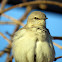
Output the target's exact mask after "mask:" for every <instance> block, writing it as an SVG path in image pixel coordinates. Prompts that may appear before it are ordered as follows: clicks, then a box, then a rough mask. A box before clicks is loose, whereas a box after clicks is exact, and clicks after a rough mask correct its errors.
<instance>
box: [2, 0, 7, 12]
mask: <svg viewBox="0 0 62 62" xmlns="http://www.w3.org/2000/svg"><path fill="white" fill-rule="evenodd" d="M6 3H7V0H2V2H1V11H2V10H3V9H4V7H5V5H6Z"/></svg>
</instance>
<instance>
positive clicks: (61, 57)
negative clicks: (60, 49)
mask: <svg viewBox="0 0 62 62" xmlns="http://www.w3.org/2000/svg"><path fill="white" fill-rule="evenodd" d="M60 58H62V56H60V57H56V58H55V59H54V61H56V60H57V59H60Z"/></svg>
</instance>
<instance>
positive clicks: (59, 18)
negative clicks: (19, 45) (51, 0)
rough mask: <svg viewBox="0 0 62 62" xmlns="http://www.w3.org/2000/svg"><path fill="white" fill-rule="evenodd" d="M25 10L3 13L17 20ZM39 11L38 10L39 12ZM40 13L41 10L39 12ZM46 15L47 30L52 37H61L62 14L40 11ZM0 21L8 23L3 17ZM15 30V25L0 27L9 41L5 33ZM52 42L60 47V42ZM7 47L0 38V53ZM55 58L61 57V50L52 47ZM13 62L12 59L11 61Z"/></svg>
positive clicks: (1, 61)
mask: <svg viewBox="0 0 62 62" xmlns="http://www.w3.org/2000/svg"><path fill="white" fill-rule="evenodd" d="M10 6H11V5H6V6H5V8H8V7H10ZM25 11H26V8H15V9H12V10H10V11H7V12H5V14H7V15H9V16H11V17H14V18H15V19H19V18H20V17H22V15H23V14H24V13H25ZM32 11H38V10H32ZM39 11H40V10H39ZM41 11H42V10H41ZM42 12H44V13H45V14H46V16H47V17H48V20H46V26H47V28H48V29H49V31H50V33H51V35H52V36H62V14H59V13H55V12H47V11H42ZM1 21H10V20H9V19H7V18H5V17H1ZM26 22H27V19H26V20H25V21H24V24H26ZM14 29H15V25H9V24H8V25H0V32H2V33H3V34H5V36H6V37H8V38H9V39H10V37H9V36H8V35H7V34H6V33H5V32H9V33H12V32H13V30H14ZM53 42H55V43H57V44H59V45H61V46H62V40H53ZM7 45H8V42H7V41H6V40H5V39H4V38H2V37H1V36H0V51H1V50H3V49H4V48H5V47H6V46H7ZM54 48H55V52H56V57H58V56H62V50H61V49H59V48H58V47H56V46H54ZM6 56H7V55H6V54H4V55H3V56H2V57H0V62H5V59H6ZM13 62H14V59H13ZM56 62H62V58H61V59H58V60H57V61H56Z"/></svg>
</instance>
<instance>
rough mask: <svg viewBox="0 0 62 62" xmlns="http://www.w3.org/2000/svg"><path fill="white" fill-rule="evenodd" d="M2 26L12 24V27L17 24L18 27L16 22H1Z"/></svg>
mask: <svg viewBox="0 0 62 62" xmlns="http://www.w3.org/2000/svg"><path fill="white" fill-rule="evenodd" d="M0 24H11V25H16V24H17V25H18V23H15V22H0ZM19 25H20V24H19Z"/></svg>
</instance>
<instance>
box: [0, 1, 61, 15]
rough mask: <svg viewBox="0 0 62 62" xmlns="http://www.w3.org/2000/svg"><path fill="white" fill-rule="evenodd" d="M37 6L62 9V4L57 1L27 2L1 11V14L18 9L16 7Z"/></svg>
mask: <svg viewBox="0 0 62 62" xmlns="http://www.w3.org/2000/svg"><path fill="white" fill-rule="evenodd" d="M35 4H50V5H57V6H59V7H62V3H60V2H56V1H31V2H25V3H21V4H17V5H14V6H12V7H9V8H7V9H5V10H3V11H1V12H0V14H2V13H4V12H6V11H8V10H11V9H13V8H16V7H23V6H28V5H35Z"/></svg>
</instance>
